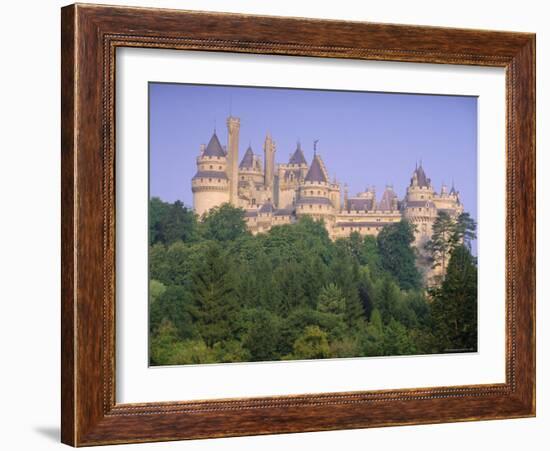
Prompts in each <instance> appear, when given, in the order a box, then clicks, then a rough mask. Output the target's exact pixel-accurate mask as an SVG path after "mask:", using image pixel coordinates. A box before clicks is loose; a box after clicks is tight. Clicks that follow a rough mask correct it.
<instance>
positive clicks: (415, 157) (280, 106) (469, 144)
mask: <svg viewBox="0 0 550 451" xmlns="http://www.w3.org/2000/svg"><path fill="white" fill-rule="evenodd" d="M149 103H150V104H149V107H150V109H149V112H150V114H149V121H150V122H149V132H150V134H149V140H150V194H151V196H158V197H160V198H161V199H163V200H165V201H170V202H172V201H175V200H177V199H179V200H181V201H183V202H184V203H185V204H187V205H189V206H192V205H193V196H192V192H191V178H192V177H193V175H194V173H195V172H196V164H195V159H196V157H197V156H198V154H199V148H200V145H201V144H202V143H204V144H206V143H207V142H208V141H209V139H210V137H211V136H212V132H213V130H214V129H216V131H217V134H218V137H219V138H220V141H221V142H222V144H226V142H227V129H226V125H225V121H226V118H227V116H228V115H229V113H230V112H231V113H232V114H233V115H234V116H237V117H239V118H240V119H241V133H240V149H239V151H240V154H239V155H240V157H239V160H240V158H241V157H242V155H243V154H244V151H245V149H246V148H247V147H248V145H249V144H251V146H252V149H253V150H254V152H255V153H259V154H261V155H263V142H264V139H265V135H266V133H267V132H270V133H271V135H272V137H273V139H274V140H275V142H276V146H277V152H276V156H275V160H276V162H287V161H288V158H289V155H290V154H291V153H292V152H293V151H294V150H295V148H296V142H297V140H300V142H301V144H302V149H304V153H305V155H306V158H307V160H308V163H309V162H311V159H312V155H313V141H314V140H319V142H318V145H317V149H318V152H319V154H320V155H321V156H322V158H323V160H324V162H325V165H326V167H327V169H328V171H329V174H330V176H331V178H332V177H334V176H336V178H337V179H338V181H339V182H341V183H342V184H343V183H347V184H348V186H349V192H350V195H353V194H355V193H356V192H359V191H362V190H364V189H365V188H366V187H367V186H370V185H374V186H375V187H376V190H377V196H378V198H380V196H381V195H382V192H383V190H384V187H385V186H386V184H393V186H394V189H395V190H396V192H397V194H398V196H399V198H400V199H401V198H402V197H403V196H404V194H405V190H406V187H407V185H408V184H409V181H410V177H411V174H412V171H413V170H414V167H415V163H416V162H417V161H420V160H421V161H422V164H423V167H424V169H425V171H426V174H427V175H428V177H430V178H431V179H432V184H433V185H434V187H435V188H436V190H437V191H439V190H440V188H441V183H442V182H445V183H447V184H448V185H449V186H450V185H451V183H452V182H453V181H454V184H455V187H456V189H458V190H459V191H460V194H461V199H462V202H463V204H464V207H465V209H466V211H468V212H469V213H470V214H471V215H472V217H474V218H477V98H476V97H467V96H442V95H428V94H392V93H371V92H351V91H325V90H303V89H282V88H250V87H234V86H210V85H186V84H170V83H150V84H149Z"/></svg>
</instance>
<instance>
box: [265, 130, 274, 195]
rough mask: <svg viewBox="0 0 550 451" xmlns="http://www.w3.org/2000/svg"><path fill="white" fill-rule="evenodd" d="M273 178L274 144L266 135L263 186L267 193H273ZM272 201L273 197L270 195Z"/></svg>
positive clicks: (269, 136)
mask: <svg viewBox="0 0 550 451" xmlns="http://www.w3.org/2000/svg"><path fill="white" fill-rule="evenodd" d="M274 176H275V143H274V142H273V140H272V139H271V135H270V134H269V133H268V134H267V136H266V137H265V143H264V177H265V179H264V185H265V188H266V190H267V191H268V192H270V193H273V179H274ZM271 198H272V199H273V195H271Z"/></svg>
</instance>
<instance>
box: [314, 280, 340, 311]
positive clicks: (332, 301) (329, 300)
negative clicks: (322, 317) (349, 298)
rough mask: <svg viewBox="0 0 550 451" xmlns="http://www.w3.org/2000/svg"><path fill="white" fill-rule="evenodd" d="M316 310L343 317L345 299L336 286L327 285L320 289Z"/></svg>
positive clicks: (332, 284)
mask: <svg viewBox="0 0 550 451" xmlns="http://www.w3.org/2000/svg"><path fill="white" fill-rule="evenodd" d="M317 308H318V309H319V311H320V312H323V313H330V314H333V315H339V316H344V314H345V312H346V298H345V297H344V294H343V293H342V290H341V289H340V288H339V287H338V285H336V284H334V283H329V284H328V285H326V286H324V287H323V288H322V289H321V292H320V293H319V301H318V303H317Z"/></svg>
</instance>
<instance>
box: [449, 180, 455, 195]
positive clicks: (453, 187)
mask: <svg viewBox="0 0 550 451" xmlns="http://www.w3.org/2000/svg"><path fill="white" fill-rule="evenodd" d="M450 194H456V190H455V181H454V179H453V181H452V184H451V193H450Z"/></svg>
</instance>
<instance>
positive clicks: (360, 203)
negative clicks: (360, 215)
mask: <svg viewBox="0 0 550 451" xmlns="http://www.w3.org/2000/svg"><path fill="white" fill-rule="evenodd" d="M373 204H374V201H373V199H353V198H352V199H348V205H347V209H348V210H360V211H365V210H372V209H373V206H374V205H373Z"/></svg>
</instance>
